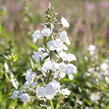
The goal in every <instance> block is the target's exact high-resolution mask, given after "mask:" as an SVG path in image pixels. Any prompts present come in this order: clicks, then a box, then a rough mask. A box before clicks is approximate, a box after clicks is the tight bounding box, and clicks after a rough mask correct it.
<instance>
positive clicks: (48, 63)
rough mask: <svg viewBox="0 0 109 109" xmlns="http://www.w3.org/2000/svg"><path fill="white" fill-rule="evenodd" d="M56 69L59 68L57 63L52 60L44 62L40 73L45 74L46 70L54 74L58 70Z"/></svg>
mask: <svg viewBox="0 0 109 109" xmlns="http://www.w3.org/2000/svg"><path fill="white" fill-rule="evenodd" d="M58 67H59V65H58V63H55V62H54V61H52V60H46V61H45V63H44V64H43V67H42V71H44V72H46V71H48V70H51V71H54V72H55V71H56V70H57V69H58Z"/></svg>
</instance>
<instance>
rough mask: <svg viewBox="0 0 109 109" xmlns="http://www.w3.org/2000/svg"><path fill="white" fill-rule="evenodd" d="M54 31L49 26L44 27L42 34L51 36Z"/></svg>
mask: <svg viewBox="0 0 109 109" xmlns="http://www.w3.org/2000/svg"><path fill="white" fill-rule="evenodd" d="M51 33H52V31H51V30H50V29H49V28H44V29H43V30H42V35H43V36H45V37H49V36H50V35H51Z"/></svg>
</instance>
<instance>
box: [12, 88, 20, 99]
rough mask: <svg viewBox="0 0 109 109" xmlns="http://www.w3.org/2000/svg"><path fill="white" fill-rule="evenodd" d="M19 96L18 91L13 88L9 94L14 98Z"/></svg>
mask: <svg viewBox="0 0 109 109" xmlns="http://www.w3.org/2000/svg"><path fill="white" fill-rule="evenodd" d="M18 96H19V91H17V90H15V91H14V92H13V94H12V96H11V98H12V99H16V98H18Z"/></svg>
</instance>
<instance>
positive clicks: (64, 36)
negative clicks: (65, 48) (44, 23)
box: [59, 31, 70, 45]
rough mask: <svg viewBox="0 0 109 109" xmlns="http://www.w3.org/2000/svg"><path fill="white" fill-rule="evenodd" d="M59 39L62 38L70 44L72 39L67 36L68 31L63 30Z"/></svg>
mask: <svg viewBox="0 0 109 109" xmlns="http://www.w3.org/2000/svg"><path fill="white" fill-rule="evenodd" d="M59 36H60V37H59V39H60V40H62V41H63V42H65V43H66V44H68V45H70V40H69V38H68V36H67V33H66V31H62V32H60V33H59Z"/></svg>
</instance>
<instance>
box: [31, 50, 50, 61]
mask: <svg viewBox="0 0 109 109" xmlns="http://www.w3.org/2000/svg"><path fill="white" fill-rule="evenodd" d="M47 56H48V53H47V52H45V50H44V48H39V49H38V52H34V55H33V58H34V59H35V61H36V62H40V61H42V60H43V59H44V58H45V57H47Z"/></svg>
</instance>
